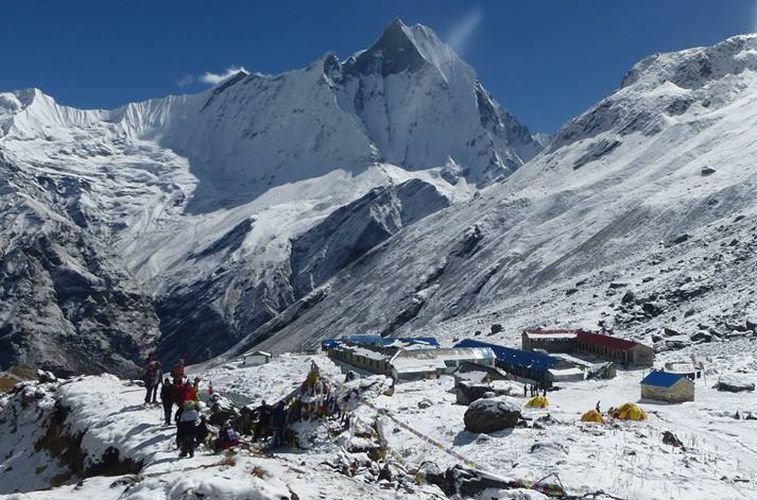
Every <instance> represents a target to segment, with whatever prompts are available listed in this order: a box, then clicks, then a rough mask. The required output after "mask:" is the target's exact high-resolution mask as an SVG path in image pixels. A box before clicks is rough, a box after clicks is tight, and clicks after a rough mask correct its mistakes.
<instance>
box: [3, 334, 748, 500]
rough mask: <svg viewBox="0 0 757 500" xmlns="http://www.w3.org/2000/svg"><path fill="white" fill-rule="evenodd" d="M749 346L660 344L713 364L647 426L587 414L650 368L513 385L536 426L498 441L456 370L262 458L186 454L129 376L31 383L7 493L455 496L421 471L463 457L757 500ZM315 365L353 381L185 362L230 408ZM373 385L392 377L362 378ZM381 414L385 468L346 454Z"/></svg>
mask: <svg viewBox="0 0 757 500" xmlns="http://www.w3.org/2000/svg"><path fill="white" fill-rule="evenodd" d="M754 343H755V339H754V338H752V339H745V340H737V341H734V342H732V343H728V344H725V343H721V344H708V345H701V346H696V347H692V348H687V349H686V350H685V351H686V352H685V353H683V352H682V353H663V354H662V355H661V359H658V363H659V364H662V363H664V362H666V361H672V360H678V361H680V360H686V359H687V358H688V356H690V355H694V356H696V357H697V359H699V360H701V361H702V362H704V363H705V367H706V372H705V374H704V376H703V378H701V379H699V380H697V381H696V388H695V391H696V400H695V401H693V402H687V403H683V404H662V403H653V402H649V401H640V402H639V404H640V405H641V406H642V407H643V408H644V410H645V411H646V412H647V413H648V419H647V420H646V421H643V422H625V421H611V422H609V423H608V424H607V425H597V424H592V423H588V424H587V423H582V422H580V421H579V420H580V416H581V415H582V414H583V412H585V411H587V410H588V409H591V408H593V407H594V405H595V404H597V400H600V404H601V407H602V409H603V411H606V410H607V408H609V407H611V406H612V407H618V406H620V405H621V404H623V403H625V402H626V401H634V402H637V401H639V384H638V382H639V380H641V379H642V378H643V377H644V375H645V371H643V370H620V371H619V373H618V376H617V377H616V378H614V379H611V380H587V381H582V382H567V383H563V384H560V390H556V391H553V392H550V393H549V394H548V400H549V403H550V404H549V407H548V408H546V409H537V408H526V407H525V406H524V404H525V402H526V399H525V398H522V392H520V386H517V387H516V389H517V390H516V391H515V392H514V393H513V394H512V399H511V401H512V402H513V403H514V404H515V406H516V407H517V408H519V409H520V411H521V412H522V415H523V417H524V418H525V422H524V423H523V424H522V425H520V426H518V427H517V428H515V429H507V430H502V431H497V432H493V433H489V434H474V433H470V432H468V431H466V430H465V427H464V423H463V414H464V413H465V411H466V407H465V406H463V405H458V404H455V396H454V393H453V391H452V388H453V385H454V380H453V378H452V377H450V376H442V377H441V378H439V379H431V380H422V381H415V382H407V383H400V384H396V385H395V386H394V390H393V391H391V392H389V393H386V391H384V392H383V393H371V392H366V393H364V394H363V396H362V397H361V399H360V402H359V403H356V404H355V405H354V407H353V411H352V413H351V421H352V422H353V424H352V427H350V428H349V429H347V430H345V431H343V432H341V434H339V435H337V436H335V437H333V438H327V437H326V436H325V428H326V427H327V426H329V425H331V424H329V423H328V422H327V421H323V420H316V421H315V422H314V423H313V426H314V428H316V429H320V431H319V433H317V434H318V435H319V436H323V437H322V438H317V439H316V440H315V442H313V443H311V446H310V447H308V448H307V449H289V448H286V447H284V448H276V449H273V450H270V451H265V450H262V449H260V448H259V447H258V446H257V445H255V444H252V445H249V446H244V447H241V448H239V449H237V450H236V452H235V453H234V454H233V455H231V456H225V455H219V454H212V453H211V452H210V451H208V450H206V449H204V448H201V449H199V450H198V452H197V453H196V455H195V457H194V458H188V459H179V458H178V451H177V450H176V446H175V444H174V432H175V429H174V428H173V426H163V425H162V422H161V415H160V414H161V410H160V408H159V407H145V406H144V405H143V404H142V397H143V389H142V388H141V387H139V386H138V385H136V384H134V383H132V382H128V381H123V380H118V379H116V378H115V377H112V376H109V375H105V376H97V377H92V376H90V377H80V378H75V379H72V380H68V381H62V383H59V382H54V383H46V384H36V383H34V384H27V385H26V386H24V387H22V388H20V389H19V390H18V391H16V392H15V393H14V394H12V395H7V396H0V496H3V498H11V499H14V500H15V499H19V500H20V499H35V498H44V499H50V498H55V499H69V498H80V499H82V498H97V499H108V498H114V499H115V498H124V499H132V498H133V499H142V498H151V499H162V498H193V497H203V496H204V497H210V498H227V499H245V498H266V499H267V498H276V499H281V498H292V499H293V498H300V499H310V498H326V499H331V498H335V499H336V498H340V499H341V498H360V497H365V498H447V497H446V496H445V495H443V494H442V491H441V490H440V489H438V488H437V487H436V486H434V485H430V484H426V483H425V482H424V481H423V480H422V479H419V478H418V476H415V474H414V471H416V470H417V469H418V468H419V467H421V466H422V465H423V464H425V465H426V466H428V465H429V464H435V465H436V466H438V467H439V468H440V469H441V470H445V469H446V468H447V467H449V466H453V465H461V461H462V460H465V462H466V464H465V465H467V466H471V464H475V467H476V468H479V469H480V470H483V471H486V472H489V473H491V474H494V475H495V476H497V477H501V478H506V479H512V480H521V481H536V480H539V479H541V478H544V477H546V476H548V475H550V474H556V475H557V478H558V479H559V481H560V483H561V484H562V485H563V486H564V488H565V489H566V490H567V492H568V493H569V494H571V495H574V496H573V497H571V498H579V497H582V496H583V495H586V496H587V498H597V499H608V498H633V499H636V498H639V499H666V500H667V499H679V498H690V499H707V498H723V499H739V498H754V496H755V494H756V493H757V483H755V480H757V466H755V458H757V426H755V422H757V405H756V404H755V401H754V398H753V396H751V394H746V395H745V394H743V393H742V394H731V393H723V392H718V391H717V390H715V389H714V388H713V387H712V386H713V385H714V384H715V383H716V382H717V381H718V379H720V378H721V377H726V376H729V375H730V374H738V376H739V377H740V378H741V379H742V380H745V381H747V382H751V383H754V382H755V381H757V360H756V359H755V354H754ZM312 362H315V363H317V365H318V366H319V367H320V371H321V374H322V376H323V377H325V378H326V379H327V380H328V381H330V383H334V384H337V383H339V382H340V381H341V380H342V379H343V377H344V374H343V373H342V370H343V369H344V368H345V367H342V368H341V369H340V367H339V366H338V365H335V364H334V363H333V362H332V361H331V360H330V359H329V358H327V357H326V356H325V355H324V354H323V353H319V354H314V355H302V354H284V355H282V356H279V357H274V358H273V359H272V360H271V362H270V363H269V364H266V365H262V366H256V367H245V366H244V365H243V363H242V362H241V360H239V359H235V360H233V361H231V362H229V363H225V364H221V365H212V364H207V365H206V366H195V367H190V371H191V375H192V376H195V375H197V376H200V377H201V379H202V381H203V382H202V383H203V388H205V387H207V386H206V385H205V384H207V383H212V384H213V387H214V391H215V392H216V393H220V394H222V395H224V396H225V397H227V398H229V399H231V400H232V401H233V402H234V403H235V404H237V405H240V406H241V405H245V404H251V405H253V406H257V405H259V404H260V403H261V401H262V400H264V399H265V400H266V401H268V402H269V403H274V402H276V401H278V400H279V399H280V398H282V397H284V396H285V395H286V394H288V393H289V392H290V391H291V390H292V389H294V388H295V387H297V385H298V384H299V383H300V382H301V381H302V380H303V379H304V378H305V377H306V376H307V374H308V371H309V369H310V366H311V363H312ZM376 378H383V377H380V376H379V377H369V378H365V379H361V380H357V381H356V382H355V383H357V384H360V383H371V380H372V379H376ZM204 398H205V391H204V390H203V399H204ZM379 411H380V413H379ZM372 422H375V423H376V425H377V428H378V429H380V432H381V434H382V435H383V439H384V440H385V444H384V449H385V454H384V456H383V458H379V459H378V461H377V462H376V461H372V460H370V459H368V457H367V456H365V453H356V452H352V453H351V452H349V451H348V450H346V448H347V443H350V442H353V440H354V439H355V435H356V434H357V432H358V430H359V429H360V428H361V426H365V425H368V424H369V423H372ZM332 423H333V422H332ZM408 428H409V429H412V430H413V431H414V432H417V433H420V435H421V436H425V437H424V438H420V437H419V436H418V435H416V434H413V433H411V432H409V431H408ZM665 433H672V434H673V435H674V436H675V437H676V438H677V439H678V440H680V441H681V443H682V445H683V446H681V447H676V446H672V445H671V444H667V443H666V442H664V441H663V438H664V435H665ZM428 439H430V440H433V441H435V442H437V443H439V444H440V445H441V446H442V447H443V448H444V449H446V450H447V451H450V452H452V453H455V454H457V455H456V456H453V455H450V454H449V453H447V452H445V451H444V449H440V448H439V447H437V446H434V445H432V444H431V443H430V442H429V441H428ZM460 457H463V458H462V459H461V458H460ZM344 459H347V460H359V461H360V460H362V461H363V462H364V464H365V465H363V466H362V467H361V468H360V469H361V472H360V473H359V474H357V475H355V476H350V475H349V474H347V473H344V472H339V470H340V469H339V468H337V470H335V469H334V468H333V467H332V466H330V465H329V464H332V463H334V462H336V463H339V461H340V460H344ZM342 463H345V462H342ZM346 463H349V462H346ZM386 463H393V464H395V467H397V466H402V467H403V468H404V470H406V471H408V472H409V473H410V474H409V477H406V478H405V482H404V487H402V488H400V489H397V484H398V482H397V479H396V477H395V478H392V479H391V480H387V478H386V477H384V478H382V477H381V476H378V477H376V474H375V473H371V472H370V471H371V470H374V469H375V470H377V469H378V468H380V467H381V466H383V465H384V464H386ZM341 470H343V471H344V470H346V469H341ZM550 481H554V478H551V479H550ZM48 488H49V489H48ZM13 492H18V493H17V494H15V495H14V494H13ZM601 492H604V493H601ZM294 495H296V497H295V496H294ZM474 498H480V499H482V500H483V499H490V498H531V499H544V498H547V497H545V496H543V495H540V494H539V493H537V492H535V491H533V490H521V489H512V490H503V491H496V492H495V491H483V492H481V493H480V494H478V495H475V497H474Z"/></svg>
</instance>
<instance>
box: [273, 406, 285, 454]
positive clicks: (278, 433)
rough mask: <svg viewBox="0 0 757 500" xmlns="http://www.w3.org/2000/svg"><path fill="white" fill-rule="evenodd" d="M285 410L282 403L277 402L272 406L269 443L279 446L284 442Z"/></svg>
mask: <svg viewBox="0 0 757 500" xmlns="http://www.w3.org/2000/svg"><path fill="white" fill-rule="evenodd" d="M286 421H287V412H286V409H285V408H284V403H279V404H277V405H276V406H275V407H274V408H273V413H272V415H271V424H272V427H273V439H272V442H271V445H272V446H274V447H276V446H281V445H283V444H284V430H285V429H286Z"/></svg>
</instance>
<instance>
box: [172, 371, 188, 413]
mask: <svg viewBox="0 0 757 500" xmlns="http://www.w3.org/2000/svg"><path fill="white" fill-rule="evenodd" d="M171 399H172V400H173V402H174V404H175V405H176V406H178V408H177V409H176V415H174V417H173V419H174V421H175V422H178V421H179V417H181V413H182V412H183V411H184V402H185V401H186V399H185V398H184V384H182V383H181V382H176V381H174V383H173V385H171Z"/></svg>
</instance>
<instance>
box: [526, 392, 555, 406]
mask: <svg viewBox="0 0 757 500" xmlns="http://www.w3.org/2000/svg"><path fill="white" fill-rule="evenodd" d="M526 406H530V407H531V408H547V407H548V406H549V401H547V398H546V397H544V396H541V395H539V396H536V397H533V398H531V399H529V400H528V403H526Z"/></svg>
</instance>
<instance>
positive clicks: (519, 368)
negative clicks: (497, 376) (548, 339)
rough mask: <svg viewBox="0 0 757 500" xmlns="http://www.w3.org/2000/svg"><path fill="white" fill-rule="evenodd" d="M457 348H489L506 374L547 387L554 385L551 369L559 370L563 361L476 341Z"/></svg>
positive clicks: (463, 343)
mask: <svg viewBox="0 0 757 500" xmlns="http://www.w3.org/2000/svg"><path fill="white" fill-rule="evenodd" d="M455 347H489V348H490V349H491V350H492V351H494V355H495V356H497V366H498V367H500V368H502V369H503V370H505V371H506V372H508V373H510V374H513V375H517V376H519V377H523V378H527V379H531V380H533V381H536V382H539V383H541V384H542V385H543V386H545V387H549V386H551V385H552V376H551V374H550V372H549V370H550V369H553V368H557V367H558V365H559V364H560V363H561V360H560V359H558V358H556V357H554V356H548V355H546V354H539V353H537V352H531V351H523V350H521V349H513V348H511V347H504V346H501V345H497V344H490V343H488V342H481V341H480V340H475V339H465V340H462V341H460V342H458V343H457V344H455Z"/></svg>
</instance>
